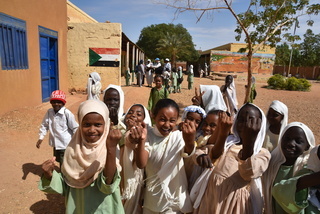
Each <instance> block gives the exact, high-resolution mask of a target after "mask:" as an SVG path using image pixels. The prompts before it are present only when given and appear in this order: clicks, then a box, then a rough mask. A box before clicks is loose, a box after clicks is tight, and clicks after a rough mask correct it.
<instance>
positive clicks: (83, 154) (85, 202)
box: [39, 100, 124, 214]
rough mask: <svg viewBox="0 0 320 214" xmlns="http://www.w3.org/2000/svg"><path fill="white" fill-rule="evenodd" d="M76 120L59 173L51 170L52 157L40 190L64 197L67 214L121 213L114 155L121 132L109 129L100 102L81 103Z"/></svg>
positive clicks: (121, 207) (107, 116)
mask: <svg viewBox="0 0 320 214" xmlns="http://www.w3.org/2000/svg"><path fill="white" fill-rule="evenodd" d="M78 117H79V118H78V119H79V123H80V127H79V129H78V130H77V132H76V133H75V135H74V136H73V138H72V140H71V142H70V144H69V146H68V147H67V149H66V153H65V161H64V162H63V165H62V174H61V173H57V172H56V171H54V166H55V165H54V162H53V160H54V158H53V159H52V160H47V161H45V162H44V163H43V164H42V169H43V171H44V174H43V176H42V178H41V181H40V183H39V189H40V190H42V191H44V192H47V193H58V194H62V195H64V196H65V197H66V213H110V214H114V213H124V210H123V206H122V203H121V198H120V190H119V183H120V176H119V165H118V164H117V159H116V155H115V153H116V147H117V143H118V141H119V139H120V138H121V133H120V131H119V130H116V129H111V128H110V120H109V111H108V108H107V107H106V105H105V104H104V103H103V102H101V101H98V100H87V101H85V102H83V103H81V104H80V106H79V111H78ZM109 129H110V131H109Z"/></svg>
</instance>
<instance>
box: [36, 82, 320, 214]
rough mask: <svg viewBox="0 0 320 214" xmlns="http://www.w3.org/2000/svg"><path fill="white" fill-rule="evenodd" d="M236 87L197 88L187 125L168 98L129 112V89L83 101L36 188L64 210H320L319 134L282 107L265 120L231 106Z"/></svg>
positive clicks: (252, 108)
mask: <svg viewBox="0 0 320 214" xmlns="http://www.w3.org/2000/svg"><path fill="white" fill-rule="evenodd" d="M157 79H158V80H159V81H160V80H161V81H162V77H161V76H159V77H157V76H156V77H155V82H156V87H157ZM231 87H234V86H232V84H227V85H226V86H223V87H221V89H220V87H218V86H216V85H200V89H199V91H198V89H197V88H196V93H195V96H194V97H193V98H192V100H191V101H192V105H190V106H187V107H186V108H185V109H184V112H183V114H182V117H181V120H180V119H179V112H180V108H179V106H178V104H177V103H176V102H175V101H174V100H172V99H168V98H162V99H159V100H157V101H156V102H153V103H152V104H150V106H149V105H148V109H147V108H145V107H144V106H143V105H141V104H134V105H132V106H131V107H130V108H129V109H128V111H127V112H126V113H125V114H123V102H124V96H123V91H122V89H121V87H119V86H116V85H109V86H108V87H107V88H106V90H105V91H104V96H103V101H99V100H87V101H84V102H83V103H81V105H80V106H79V110H78V122H79V128H78V129H77V131H76V132H75V133H74V135H73V137H72V139H71V141H70V143H69V145H68V146H67V148H66V151H65V155H64V161H63V163H62V165H61V172H57V171H55V170H54V166H55V164H54V161H55V157H54V158H52V159H49V160H47V161H46V162H44V163H43V165H42V169H43V171H44V174H43V176H42V178H41V181H40V183H39V189H41V190H43V191H45V192H49V193H60V194H62V195H64V196H65V197H66V211H67V213H130V214H131V213H146V214H149V213H150V214H153V213H168V214H169V213H170V214H171V213H319V212H320V211H319V208H320V205H319V201H320V200H319V198H320V197H319V194H320V193H319V190H318V186H317V185H319V184H320V179H319V175H320V174H319V173H320V172H319V171H320V167H319V166H320V151H319V149H318V147H316V145H315V139H314V136H313V133H312V131H311V130H310V129H309V128H308V127H307V126H306V125H305V124H303V123H300V122H293V123H290V124H288V125H287V123H288V108H287V107H286V105H285V104H283V103H282V102H280V101H273V102H272V104H271V105H270V107H269V109H268V112H267V114H266V115H267V116H265V114H264V112H263V111H262V110H261V109H260V108H259V107H258V106H256V105H254V104H252V103H246V104H244V105H243V106H241V107H240V108H239V109H238V108H237V105H235V106H233V107H232V108H230V106H229V104H226V102H225V100H226V98H228V97H226V96H227V95H223V93H227V94H229V95H230V93H232V90H235V88H233V89H231ZM159 89H160V90H159ZM161 89H163V88H162V87H160V86H158V89H157V90H158V91H157V93H158V94H160V93H164V92H160V91H161ZM229 89H230V90H229ZM158 97H160V95H158ZM53 100H54V99H53V98H52V100H51V102H52V101H53ZM149 102H150V101H149ZM229 103H230V102H229ZM234 103H235V102H234ZM52 105H53V104H52ZM62 106H63V105H62ZM53 107H54V106H53ZM54 111H55V112H56V113H57V112H58V113H59V112H60V113H62V112H63V111H62V108H61V109H60V110H58V108H57V109H56V110H54Z"/></svg>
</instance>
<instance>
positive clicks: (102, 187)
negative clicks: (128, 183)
mask: <svg viewBox="0 0 320 214" xmlns="http://www.w3.org/2000/svg"><path fill="white" fill-rule="evenodd" d="M105 179H106V178H105V177H104V175H103V172H101V173H100V174H99V176H98V178H97V179H96V180H95V181H94V182H93V183H92V184H91V185H89V186H87V187H85V188H81V189H77V188H72V187H70V186H68V185H67V184H66V182H65V181H64V178H63V175H62V174H61V173H58V172H56V171H53V175H52V179H51V181H50V180H47V179H46V178H45V177H42V178H41V180H40V182H39V186H38V188H39V189H40V190H41V191H43V192H47V193H58V194H61V195H63V196H65V197H66V213H67V214H68V213H77V214H82V213H83V214H87V213H106V214H124V209H123V205H122V202H121V196H120V188H119V183H120V175H119V172H116V173H115V176H114V178H113V182H112V184H110V185H108V184H106V183H105Z"/></svg>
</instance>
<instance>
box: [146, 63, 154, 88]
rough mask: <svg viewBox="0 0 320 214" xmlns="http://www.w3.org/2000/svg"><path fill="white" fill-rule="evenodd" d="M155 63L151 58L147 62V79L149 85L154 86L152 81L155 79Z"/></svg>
mask: <svg viewBox="0 0 320 214" xmlns="http://www.w3.org/2000/svg"><path fill="white" fill-rule="evenodd" d="M153 73H154V70H153V64H152V62H151V60H150V59H148V61H147V64H146V80H147V84H148V87H152V81H153Z"/></svg>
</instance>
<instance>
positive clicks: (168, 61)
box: [163, 58, 171, 73]
mask: <svg viewBox="0 0 320 214" xmlns="http://www.w3.org/2000/svg"><path fill="white" fill-rule="evenodd" d="M164 62H165V64H164V67H163V71H168V72H169V73H171V63H170V60H169V58H166V59H165V60H164Z"/></svg>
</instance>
